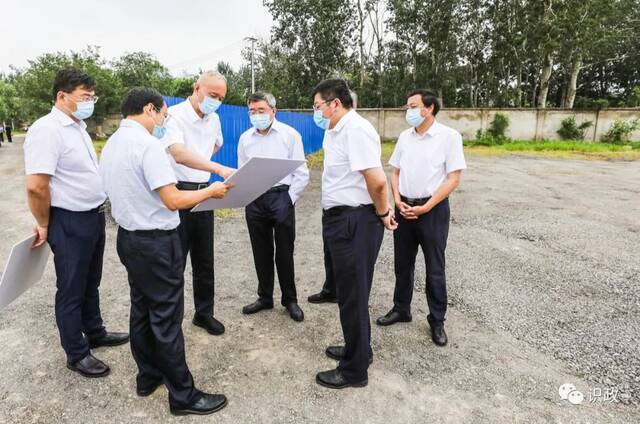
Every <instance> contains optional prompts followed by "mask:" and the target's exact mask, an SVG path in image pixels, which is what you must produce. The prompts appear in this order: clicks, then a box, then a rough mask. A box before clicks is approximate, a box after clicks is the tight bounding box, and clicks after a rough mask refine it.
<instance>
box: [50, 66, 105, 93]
mask: <svg viewBox="0 0 640 424" xmlns="http://www.w3.org/2000/svg"><path fill="white" fill-rule="evenodd" d="M95 86H96V80H94V79H93V77H92V76H91V75H89V74H87V73H85V72H82V71H81V70H79V69H75V68H69V69H60V70H59V71H58V73H57V74H56V79H55V80H54V81H53V100H54V101H55V100H56V99H57V98H58V91H63V92H65V93H71V92H73V90H75V89H76V88H78V87H82V88H85V89H87V90H93V89H94V88H95Z"/></svg>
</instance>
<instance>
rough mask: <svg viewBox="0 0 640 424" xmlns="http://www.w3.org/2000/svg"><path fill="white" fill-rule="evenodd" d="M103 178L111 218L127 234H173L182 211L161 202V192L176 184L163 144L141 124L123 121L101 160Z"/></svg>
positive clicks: (103, 151)
mask: <svg viewBox="0 0 640 424" xmlns="http://www.w3.org/2000/svg"><path fill="white" fill-rule="evenodd" d="M100 174H101V175H102V180H103V182H104V188H105V191H106V192H107V195H108V196H109V199H110V200H111V215H113V218H114V219H115V220H116V222H117V223H118V225H120V226H121V227H122V228H124V229H125V230H129V231H135V230H172V229H174V228H176V227H177V226H178V224H180V216H179V214H178V211H171V210H169V209H167V207H166V206H165V205H164V203H162V200H160V196H159V195H158V193H157V192H156V191H155V190H156V189H157V188H160V187H164V186H166V185H169V184H175V183H176V177H175V174H174V172H173V168H172V167H171V164H170V163H169V158H168V156H167V154H166V152H165V149H164V147H163V146H162V143H161V142H160V140H158V139H157V138H155V137H153V136H152V135H151V134H149V132H148V131H147V130H146V129H145V128H144V127H143V126H142V125H140V124H139V123H137V122H136V121H133V120H130V119H123V120H122V122H121V123H120V128H118V130H117V131H116V132H115V133H114V134H113V135H112V136H111V137H109V140H108V141H107V144H106V145H105V147H104V149H103V150H102V155H101V157H100Z"/></svg>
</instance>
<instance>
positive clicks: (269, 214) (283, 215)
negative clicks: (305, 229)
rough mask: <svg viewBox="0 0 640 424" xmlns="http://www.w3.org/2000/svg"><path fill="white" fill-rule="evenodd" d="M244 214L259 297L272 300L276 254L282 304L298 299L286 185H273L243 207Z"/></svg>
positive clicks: (291, 210)
mask: <svg viewBox="0 0 640 424" xmlns="http://www.w3.org/2000/svg"><path fill="white" fill-rule="evenodd" d="M245 215H246V219H247V227H248V228H249V237H250V239H251V249H252V250H253V261H254V263H255V266H256V273H257V275H258V297H259V298H260V299H262V300H263V301H264V302H266V303H273V285H274V278H275V275H274V254H275V267H276V269H277V270H278V282H279V283H280V290H281V291H282V297H281V303H282V305H287V304H288V303H291V302H297V301H298V298H297V294H296V283H295V273H294V265H293V247H294V241H295V239H296V209H295V206H294V205H293V203H291V197H289V191H288V186H283V187H282V188H280V187H275V188H272V189H271V190H269V191H267V192H266V193H264V194H263V195H262V196H260V197H258V198H257V199H256V200H254V201H253V202H251V203H250V204H249V205H248V206H247V207H246V209H245ZM274 244H275V249H274Z"/></svg>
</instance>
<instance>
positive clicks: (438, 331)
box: [431, 325, 449, 346]
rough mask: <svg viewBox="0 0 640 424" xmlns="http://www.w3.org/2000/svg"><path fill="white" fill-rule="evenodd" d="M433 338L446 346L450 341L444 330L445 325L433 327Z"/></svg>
mask: <svg viewBox="0 0 640 424" xmlns="http://www.w3.org/2000/svg"><path fill="white" fill-rule="evenodd" d="M431 340H433V342H434V343H435V344H437V345H438V346H444V345H446V344H447V342H448V341H449V340H448V338H447V333H445V331H444V325H439V326H437V327H433V328H431Z"/></svg>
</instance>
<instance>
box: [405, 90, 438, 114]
mask: <svg viewBox="0 0 640 424" xmlns="http://www.w3.org/2000/svg"><path fill="white" fill-rule="evenodd" d="M416 95H418V96H420V97H421V98H422V103H424V107H430V106H431V105H433V116H436V115H437V114H438V111H439V110H440V100H439V99H438V95H437V94H436V93H435V92H433V91H431V90H425V89H423V88H421V89H418V90H413V91H411V92H410V93H409V94H407V98H409V97H413V96H416Z"/></svg>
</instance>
